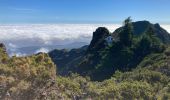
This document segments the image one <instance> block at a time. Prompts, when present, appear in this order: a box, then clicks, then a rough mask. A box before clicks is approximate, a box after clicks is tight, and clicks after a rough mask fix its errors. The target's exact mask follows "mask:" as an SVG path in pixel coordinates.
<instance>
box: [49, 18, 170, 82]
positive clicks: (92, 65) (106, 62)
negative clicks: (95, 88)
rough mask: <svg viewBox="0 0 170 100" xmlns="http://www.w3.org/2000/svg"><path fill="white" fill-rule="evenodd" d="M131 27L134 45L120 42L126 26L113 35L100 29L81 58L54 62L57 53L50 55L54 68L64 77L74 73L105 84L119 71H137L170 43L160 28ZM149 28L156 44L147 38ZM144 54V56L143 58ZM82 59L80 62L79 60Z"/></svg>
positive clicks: (146, 24)
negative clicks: (55, 65)
mask: <svg viewBox="0 0 170 100" xmlns="http://www.w3.org/2000/svg"><path fill="white" fill-rule="evenodd" d="M132 27H133V28H132V32H133V35H134V37H133V40H132V45H130V46H124V45H122V43H121V41H120V40H119V34H120V33H122V32H123V30H124V29H125V26H122V27H120V28H118V29H117V30H115V32H113V33H112V34H110V32H109V31H108V30H107V29H106V28H104V27H100V28H98V29H96V31H95V32H94V33H93V38H92V41H91V43H90V45H89V46H88V48H87V50H86V51H83V53H80V55H78V56H75V57H74V56H73V57H72V58H71V59H72V60H70V61H69V60H65V59H60V60H59V59H54V57H55V56H54V55H57V52H55V51H52V52H53V53H50V57H52V59H53V61H54V62H55V64H57V65H58V66H59V67H60V68H61V69H62V71H60V70H59V73H60V74H61V75H67V74H68V73H70V72H73V73H79V74H80V75H83V76H90V77H91V79H92V80H103V79H106V78H110V77H111V75H112V74H113V73H114V72H115V71H116V70H121V71H129V70H131V69H133V68H135V67H136V66H137V65H138V64H139V63H140V62H141V61H142V59H143V58H144V57H145V56H147V55H148V54H150V53H154V52H157V53H159V52H162V50H163V48H164V47H163V45H162V43H163V44H169V43H170V42H169V40H170V35H169V33H168V32H167V31H166V30H164V29H163V28H161V27H160V26H159V24H151V23H150V22H148V21H139V22H133V23H132ZM149 28H150V30H151V31H150V32H151V33H153V36H154V37H155V39H154V40H152V39H151V38H150V37H149V36H144V35H147V34H148V35H149V33H150V32H148V29H149ZM124 33H126V32H124ZM109 36H112V37H113V41H112V45H108V43H107V41H106V38H107V37H109ZM125 38H126V37H125ZM156 38H157V39H156ZM150 39H151V40H150ZM159 40H160V42H159ZM147 41H148V43H149V44H148V47H147V46H146V45H147V44H145V43H146V42H147ZM156 41H157V42H156ZM152 44H153V45H155V47H156V45H158V47H156V48H157V49H156V48H154V47H151V45H152ZM141 46H144V47H141ZM161 46H162V47H161ZM144 48H145V49H144ZM152 48H153V49H152ZM151 49H152V50H151ZM147 50H148V51H147ZM141 52H143V53H142V54H141ZM76 55H77V54H76ZM61 56H63V55H61ZM61 56H60V57H61ZM64 56H65V55H64ZM80 56H81V59H79V60H77V58H78V57H80ZM72 61H77V62H79V63H78V64H77V63H72ZM57 62H58V63H57ZM59 62H60V63H59ZM61 62H64V63H61ZM65 65H71V66H67V68H66V67H65ZM65 68H66V69H65ZM64 70H65V71H64ZM63 72H64V73H63Z"/></svg>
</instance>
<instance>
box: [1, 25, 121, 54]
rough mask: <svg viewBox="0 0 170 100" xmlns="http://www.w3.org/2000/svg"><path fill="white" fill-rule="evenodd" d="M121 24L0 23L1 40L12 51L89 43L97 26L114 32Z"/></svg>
mask: <svg viewBox="0 0 170 100" xmlns="http://www.w3.org/2000/svg"><path fill="white" fill-rule="evenodd" d="M119 26H120V25H116V24H28V25H24V24H20V25H0V42H3V43H5V45H6V46H7V48H8V49H10V51H16V48H21V47H29V46H31V47H32V46H42V47H43V46H46V45H64V44H70V43H73V42H86V43H89V42H90V40H91V37H92V33H93V32H94V31H95V30H96V28H97V27H107V28H108V29H109V30H110V31H111V32H112V31H114V30H115V29H116V28H118V27H119ZM41 50H42V49H41V48H40V51H41ZM44 50H45V49H44ZM44 50H43V51H44ZM37 51H38V50H37Z"/></svg>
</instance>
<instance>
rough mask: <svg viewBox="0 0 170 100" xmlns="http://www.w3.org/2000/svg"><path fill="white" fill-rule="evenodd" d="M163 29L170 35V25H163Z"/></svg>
mask: <svg viewBox="0 0 170 100" xmlns="http://www.w3.org/2000/svg"><path fill="white" fill-rule="evenodd" d="M161 27H163V28H164V29H166V30H167V31H168V32H169V33H170V25H161Z"/></svg>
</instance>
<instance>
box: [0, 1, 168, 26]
mask: <svg viewBox="0 0 170 100" xmlns="http://www.w3.org/2000/svg"><path fill="white" fill-rule="evenodd" d="M169 5H170V0H0V24H20V23H24V24H30V23H31V24H34V23H38V24H40V23H41V24H44V23H48V24H50V23H121V22H122V21H123V20H124V19H125V18H127V17H129V16H131V17H132V19H133V20H134V21H137V20H149V21H151V22H153V23H164V24H167V23H168V24H169V23H170V13H169V10H170V6H169Z"/></svg>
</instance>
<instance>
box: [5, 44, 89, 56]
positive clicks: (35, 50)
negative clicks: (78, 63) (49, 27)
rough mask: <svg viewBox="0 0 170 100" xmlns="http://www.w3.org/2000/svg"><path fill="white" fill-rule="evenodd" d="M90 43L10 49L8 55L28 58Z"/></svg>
mask: <svg viewBox="0 0 170 100" xmlns="http://www.w3.org/2000/svg"><path fill="white" fill-rule="evenodd" d="M87 44H88V43H86V42H73V43H70V44H65V45H43V46H29V47H21V48H12V49H8V51H7V52H8V54H9V55H14V54H16V55H18V56H26V55H32V54H36V53H38V52H45V53H47V52H49V51H51V50H54V49H56V48H57V49H59V50H61V49H68V50H70V49H73V48H80V47H82V46H84V45H87Z"/></svg>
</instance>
